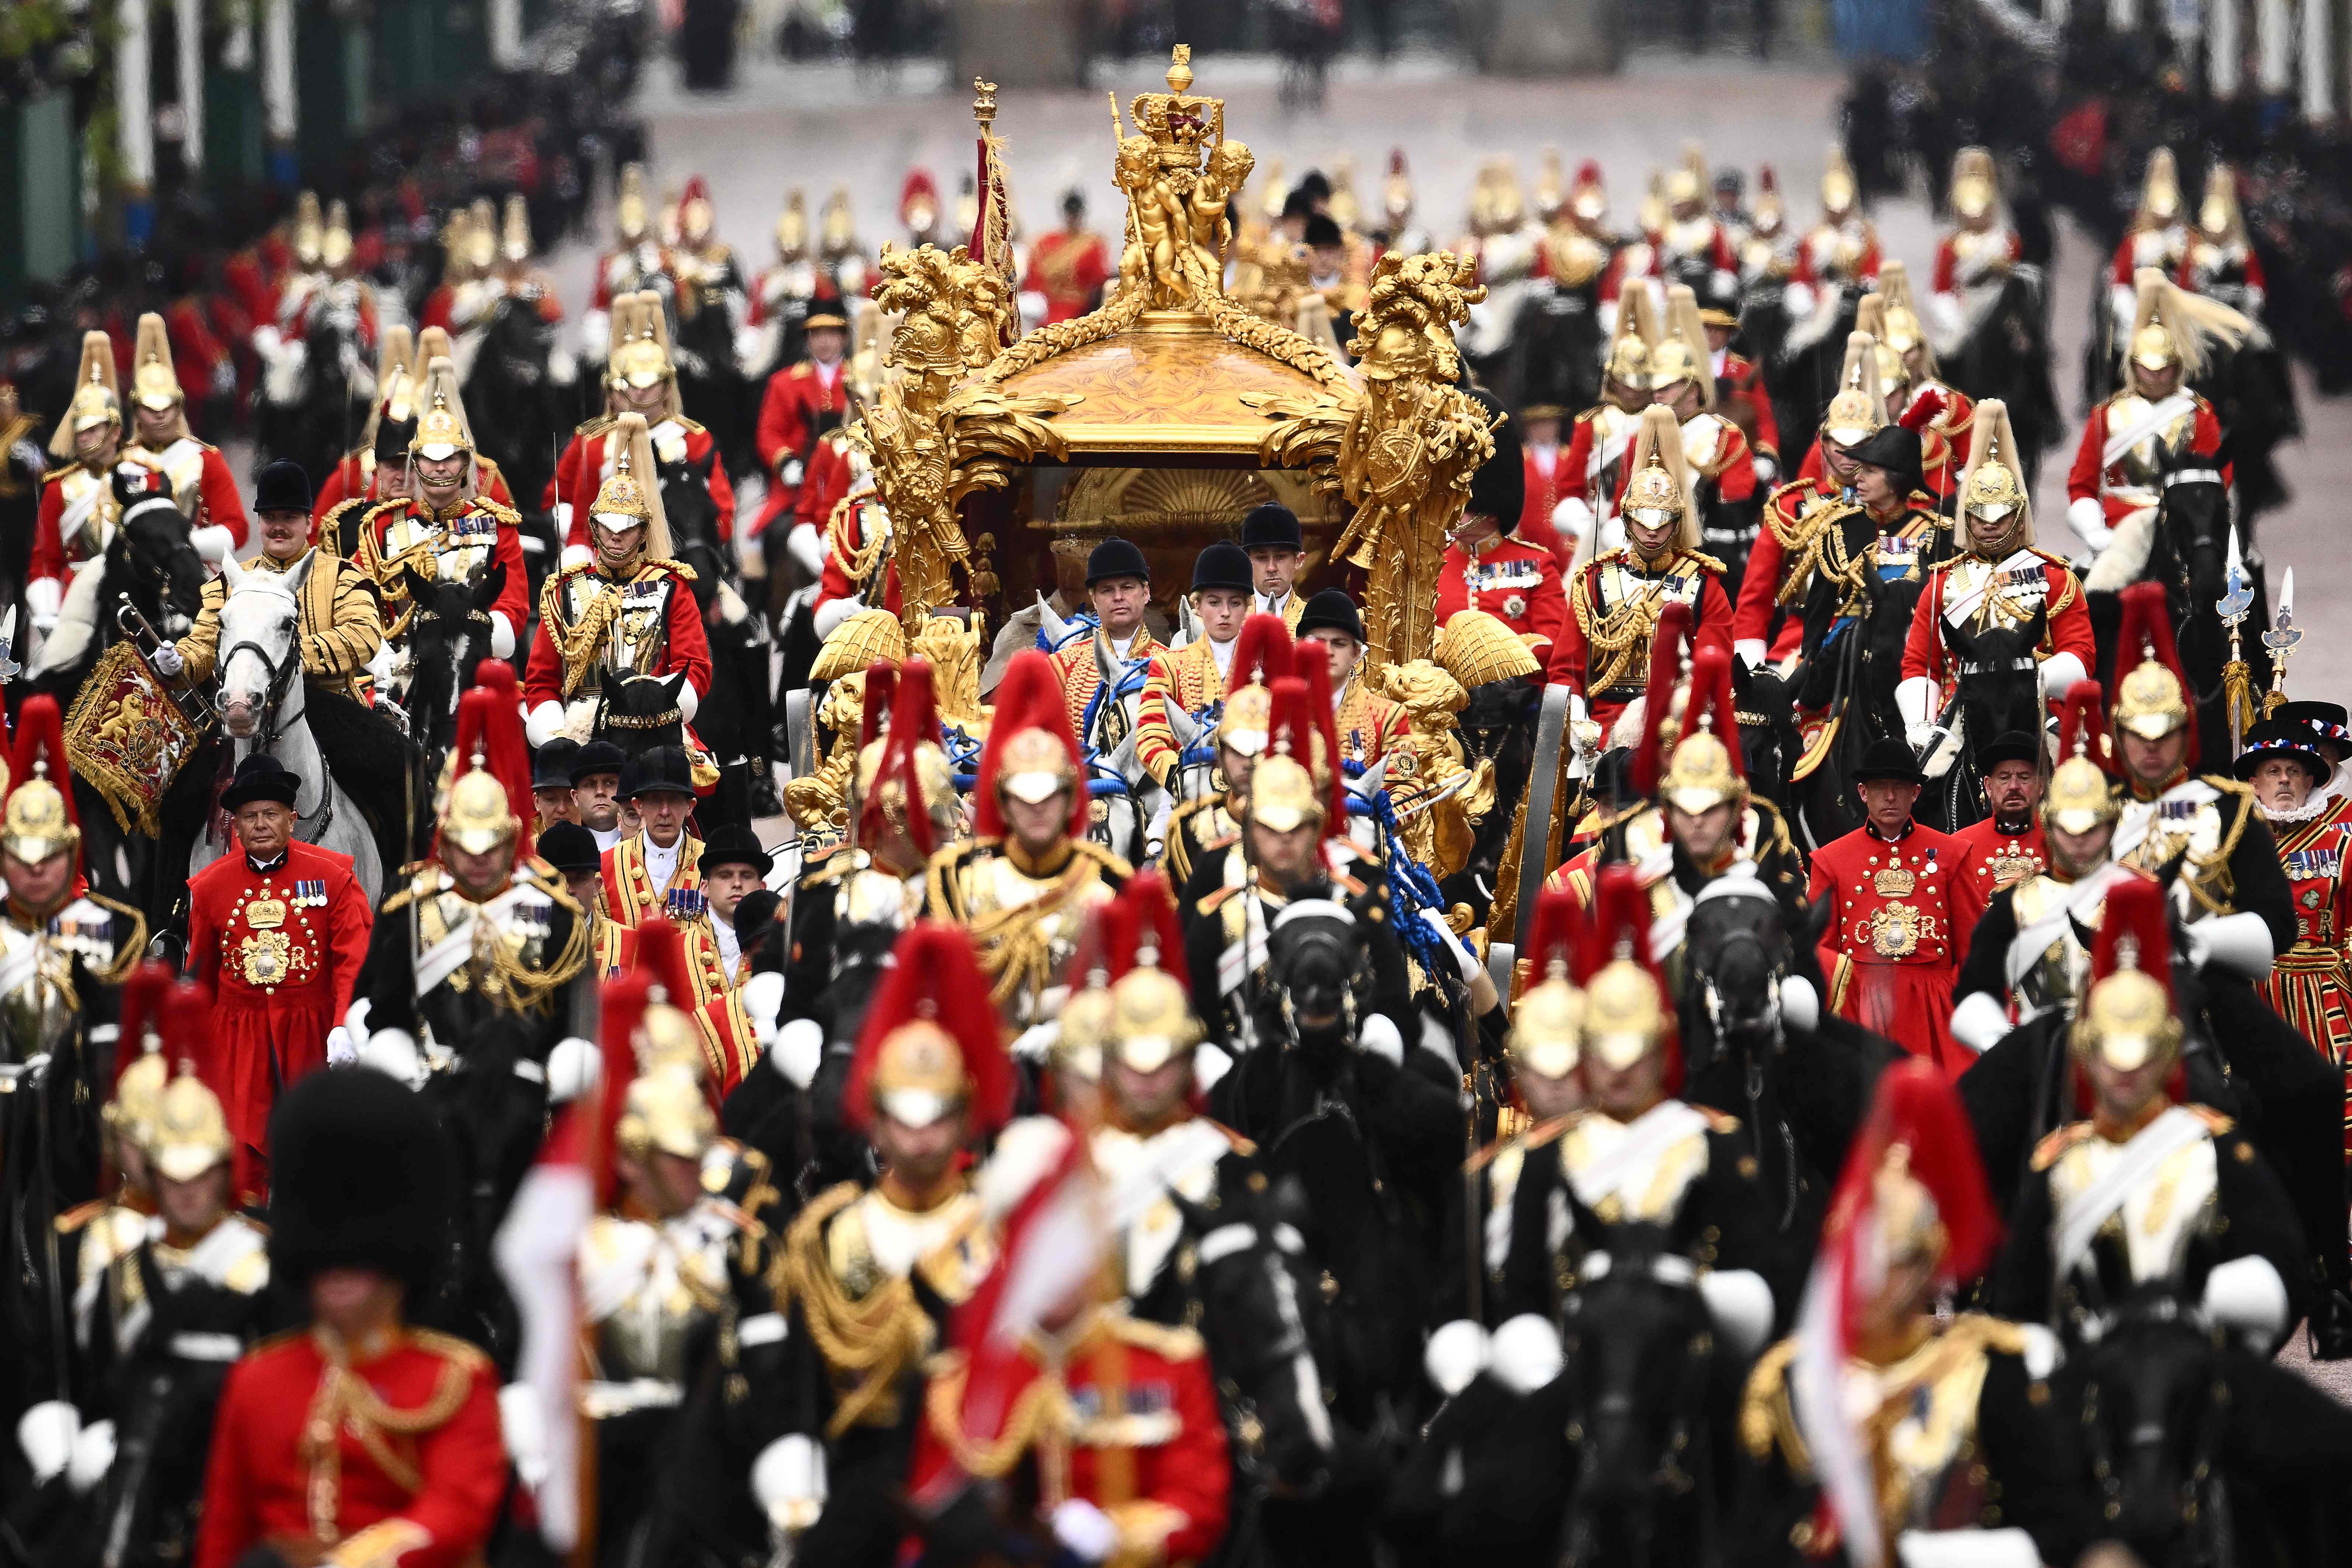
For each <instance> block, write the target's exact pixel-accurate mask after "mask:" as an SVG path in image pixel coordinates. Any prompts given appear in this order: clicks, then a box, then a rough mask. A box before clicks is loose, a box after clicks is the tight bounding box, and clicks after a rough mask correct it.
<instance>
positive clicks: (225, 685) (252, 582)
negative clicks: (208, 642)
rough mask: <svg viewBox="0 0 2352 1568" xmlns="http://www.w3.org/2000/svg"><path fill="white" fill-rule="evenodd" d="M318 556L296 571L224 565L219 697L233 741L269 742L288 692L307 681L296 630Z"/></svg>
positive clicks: (305, 559)
mask: <svg viewBox="0 0 2352 1568" xmlns="http://www.w3.org/2000/svg"><path fill="white" fill-rule="evenodd" d="M318 559H319V558H318V556H317V555H315V554H311V555H306V556H304V557H303V558H302V562H301V564H299V565H298V566H297V567H295V568H294V570H292V571H291V572H270V571H267V570H264V569H262V568H258V567H245V566H240V565H238V564H237V563H236V562H234V561H231V562H226V563H224V564H223V565H222V567H221V579H222V581H223V582H225V583H226V584H228V593H227V595H226V596H225V597H224V598H223V599H222V601H221V610H220V675H219V678H218V679H219V685H220V693H219V697H218V702H219V706H220V716H221V728H222V730H224V731H226V732H227V733H228V734H229V735H230V736H231V737H232V738H233V739H236V740H239V741H250V740H255V739H262V740H265V741H266V740H267V739H268V735H269V732H270V731H273V730H274V729H275V728H276V726H277V721H278V710H279V708H280V707H281V706H282V705H283V703H284V702H285V700H286V696H287V693H288V692H289V691H291V690H292V689H294V687H295V684H296V683H297V682H299V680H300V679H302V655H301V650H300V649H299V648H298V647H296V646H295V629H296V627H297V626H298V625H299V622H300V619H301V613H302V605H301V595H302V585H303V584H305V583H307V582H308V581H309V580H310V568H311V566H312V565H313V564H314V563H316V562H317V561H318Z"/></svg>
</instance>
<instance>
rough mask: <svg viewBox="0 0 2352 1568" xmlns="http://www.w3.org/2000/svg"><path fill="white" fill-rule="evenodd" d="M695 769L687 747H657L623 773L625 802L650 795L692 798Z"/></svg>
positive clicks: (634, 758)
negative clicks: (687, 753)
mask: <svg viewBox="0 0 2352 1568" xmlns="http://www.w3.org/2000/svg"><path fill="white" fill-rule="evenodd" d="M693 793H694V768H693V765H692V764H691V763H688V761H687V760H686V748H685V747H683V746H656V747H654V748H653V749H652V750H650V751H647V752H640V753H638V754H637V755H636V756H634V757H631V758H630V759H629V763H628V766H626V767H625V768H623V769H622V770H621V798H622V799H623V800H635V799H636V798H638V797H639V796H640V795H692V794H693Z"/></svg>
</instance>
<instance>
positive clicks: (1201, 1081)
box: [1192, 1043, 1234, 1094]
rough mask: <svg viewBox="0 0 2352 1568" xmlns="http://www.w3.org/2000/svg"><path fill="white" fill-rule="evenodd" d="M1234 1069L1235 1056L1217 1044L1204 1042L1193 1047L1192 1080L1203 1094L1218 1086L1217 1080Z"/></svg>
mask: <svg viewBox="0 0 2352 1568" xmlns="http://www.w3.org/2000/svg"><path fill="white" fill-rule="evenodd" d="M1233 1070H1234V1058H1231V1057H1229V1056H1227V1055H1226V1054H1225V1053H1224V1051H1223V1048H1222V1047H1217V1046H1212V1045H1208V1044H1205V1043H1204V1044H1202V1045H1199V1046H1195V1047H1192V1081H1193V1083H1194V1084H1196V1085H1198V1086H1199V1088H1200V1090H1201V1092H1202V1094H1206V1093H1208V1092H1209V1091H1210V1090H1211V1089H1214V1088H1216V1087H1217V1080H1218V1079H1221V1078H1223V1077H1224V1076H1225V1075H1226V1074H1227V1073H1229V1072H1231V1071H1233Z"/></svg>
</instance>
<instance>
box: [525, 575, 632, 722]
mask: <svg viewBox="0 0 2352 1568" xmlns="http://www.w3.org/2000/svg"><path fill="white" fill-rule="evenodd" d="M562 604H563V579H562V574H557V575H555V576H553V577H550V578H549V579H548V580H547V586H545V587H544V588H541V590H540V591H539V627H540V633H541V636H546V635H548V634H549V632H550V629H551V628H554V627H562V629H561V630H558V631H555V632H554V633H553V635H554V637H555V647H556V651H557V653H559V654H560V655H562V658H563V695H564V697H565V699H566V700H569V699H571V698H572V696H573V695H575V694H576V693H577V692H578V691H579V689H580V683H581V682H582V681H583V680H585V679H588V669H589V667H590V665H591V664H592V663H593V661H594V655H595V651H596V645H597V644H598V643H600V642H602V641H604V634H605V632H606V631H608V630H610V629H611V627H612V625H613V617H614V616H617V615H619V614H620V613H621V585H620V584H617V583H614V584H606V585H605V586H604V588H603V589H601V590H599V591H598V593H597V595H596V597H595V598H594V599H593V600H591V601H590V602H589V605H588V608H587V609H586V610H584V611H583V612H582V613H581V616H580V619H579V620H578V621H576V622H574V623H573V624H572V626H563V618H562V616H560V615H558V614H557V613H556V612H557V611H558V610H559V609H561V608H562Z"/></svg>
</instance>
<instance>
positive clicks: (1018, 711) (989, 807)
mask: <svg viewBox="0 0 2352 1568" xmlns="http://www.w3.org/2000/svg"><path fill="white" fill-rule="evenodd" d="M867 700H869V701H870V700H872V698H871V694H870V693H869V694H868V699H867ZM1078 754H1079V753H1078V742H1077V739H1076V736H1075V735H1074V734H1072V732H1071V730H1070V710H1069V708H1068V705H1067V704H1066V702H1065V701H1064V700H1063V697H1062V683H1061V681H1060V680H1059V679H1057V678H1056V677H1055V674H1054V661H1053V660H1052V659H1051V658H1047V657H1046V656H1045V654H1043V653H1040V652H1038V651H1037V650H1036V649H1034V648H1030V649H1026V650H1024V651H1023V652H1021V653H1018V654H1015V655H1014V656H1013V662H1012V664H1010V665H1009V666H1007V667H1006V668H1005V671H1004V680H1003V684H1001V685H1000V686H998V687H997V689H996V716H995V717H994V718H993V719H992V721H990V722H989V726H988V741H987V742H986V743H985V744H984V745H982V748H981V752H980V771H979V773H978V776H977V778H976V780H975V782H974V785H973V792H972V793H973V795H974V796H975V801H974V816H973V830H974V832H975V833H976V834H977V835H978V837H982V838H1001V837H1004V835H1005V834H1006V832H1007V831H1008V829H1007V826H1006V824H1005V817H1004V801H1005V798H1006V797H1007V796H1010V797H1011V798H1013V799H1014V800H1018V801H1023V802H1024V803H1026V804H1028V805H1037V804H1038V803H1039V802H1041V801H1044V800H1046V799H1048V798H1050V797H1051V796H1052V795H1054V794H1055V792H1057V791H1061V790H1067V791H1069V792H1070V795H1071V797H1072V798H1071V801H1070V823H1069V832H1070V834H1071V836H1072V837H1079V836H1082V835H1084V834H1085V832H1086V830H1087V793H1086V791H1085V790H1084V789H1083V788H1082V787H1080V780H1081V778H1082V776H1083V775H1082V774H1081V773H1079V771H1078Z"/></svg>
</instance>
